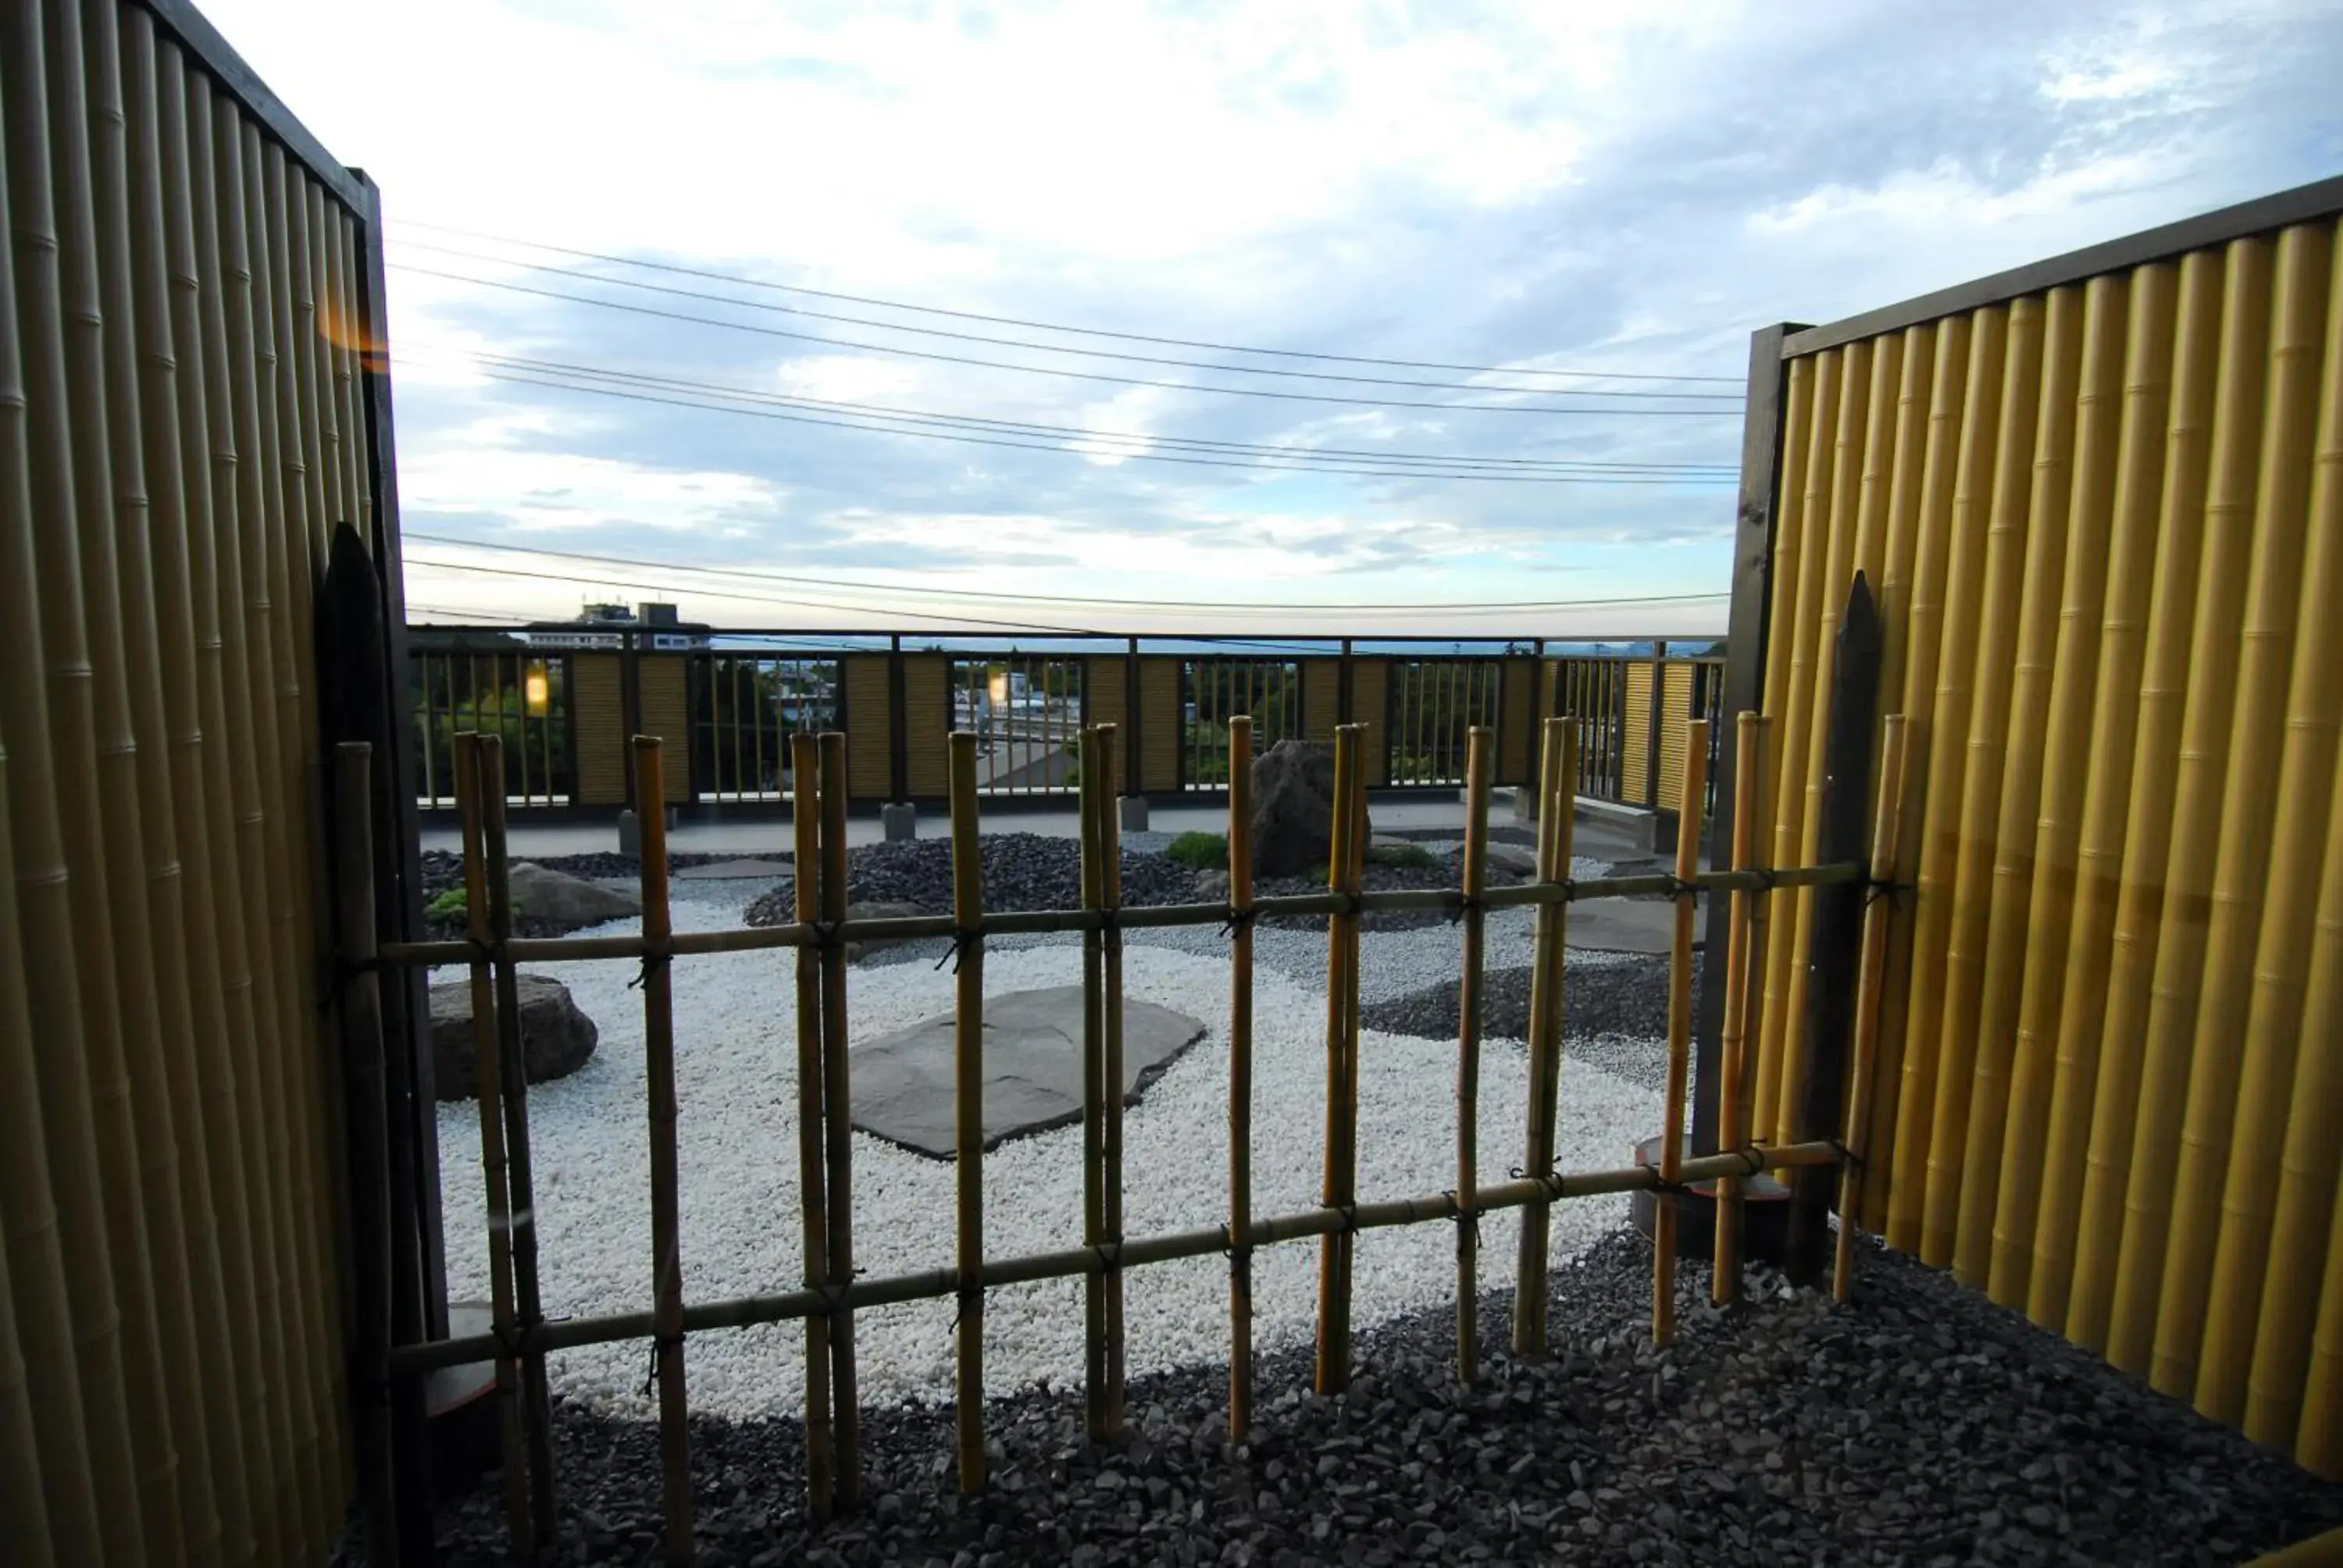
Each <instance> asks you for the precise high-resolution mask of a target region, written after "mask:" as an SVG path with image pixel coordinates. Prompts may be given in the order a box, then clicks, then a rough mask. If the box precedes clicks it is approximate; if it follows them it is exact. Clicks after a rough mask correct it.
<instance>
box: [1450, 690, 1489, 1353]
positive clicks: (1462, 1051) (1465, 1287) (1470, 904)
mask: <svg viewBox="0 0 2343 1568" xmlns="http://www.w3.org/2000/svg"><path fill="white" fill-rule="evenodd" d="M1495 745H1496V737H1495V734H1494V732H1493V731H1492V730H1490V729H1486V728H1483V726H1480V725H1474V726H1473V728H1472V729H1470V730H1469V731H1467V732H1466V734H1465V737H1464V865H1463V886H1462V887H1461V889H1460V890H1459V891H1460V892H1461V894H1462V896H1463V900H1464V935H1463V942H1464V955H1463V973H1462V974H1460V975H1459V976H1458V977H1457V981H1456V986H1457V990H1456V1381H1457V1382H1461V1383H1466V1384H1470V1383H1472V1382H1474V1381H1476V1380H1477V1379H1478V1378H1479V1376H1480V1373H1481V1216H1480V1212H1479V1209H1478V1207H1477V1205H1476V1204H1475V1203H1474V1201H1473V1199H1474V1197H1475V1195H1476V1194H1477V1193H1478V1192H1479V1191H1480V1190H1481V1008H1482V996H1481V990H1482V985H1483V980H1484V976H1483V972H1482V971H1483V952H1484V944H1485V943H1486V940H1487V930H1488V920H1489V917H1488V911H1487V910H1483V908H1482V907H1481V896H1482V895H1483V893H1485V892H1487V891H1488V888H1489V784H1490V779H1489V773H1490V762H1491V754H1492V752H1493V750H1494V749H1495Z"/></svg>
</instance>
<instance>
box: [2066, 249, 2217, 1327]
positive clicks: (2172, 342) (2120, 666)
mask: <svg viewBox="0 0 2343 1568" xmlns="http://www.w3.org/2000/svg"><path fill="white" fill-rule="evenodd" d="M2220 279H2221V273H2220V261H2219V257H2218V256H2213V255H2208V253H2206V252H2201V251H2200V252H2197V253H2196V254H2194V255H2192V256H2188V257H2187V258H2186V259H2184V260H2183V261H2182V262H2181V264H2180V265H2179V266H2177V267H2176V266H2172V265H2171V264H2169V263H2161V264H2151V265H2149V266H2143V267H2140V268H2138V269H2137V271H2135V272H2134V273H2133V275H2132V311H2131V323H2130V327H2129V329H2128V331H2127V333H2126V335H2125V345H2124V373H2123V374H2124V411H2123V437H2122V442H2123V445H2122V451H2121V454H2120V455H2119V457H2117V473H2116V500H2115V508H2116V516H2115V524H2114V541H2113V543H2112V545H2111V546H2110V548H2109V552H2108V558H2107V605H2106V608H2105V610H2104V611H2103V613H2102V615H2101V618H2100V625H2099V636H2098V649H2099V679H2098V687H2097V690H2096V691H2095V692H2094V693H2093V694H2092V699H2091V718H2090V728H2089V738H2088V741H2087V746H2086V760H2085V761H2084V763H2083V765H2082V766H2083V769H2084V773H2085V775H2086V777H2085V782H2084V786H2083V807H2082V828H2081V831H2080V833H2079V835H2078V837H2077V841H2076V849H2075V868H2076V869H2075V921H2074V927H2073V929H2072V930H2071V931H2070V932H2069V933H2068V935H2067V938H2066V944H2065V947H2064V949H2063V950H2059V951H2057V952H2055V953H2053V954H2050V955H2049V956H2048V957H2047V958H2046V960H2045V962H2046V964H2048V965H2052V966H2054V967H2055V972H2056V977H2057V986H2056V990H2057V994H2056V996H2055V997H2053V996H2052V995H2050V994H2049V993H2050V990H2051V987H2050V985H2049V984H2048V982H2047V981H2045V983H2044V984H2043V986H2042V987H2041V989H2040V990H2039V991H2038V992H2036V993H2035V994H2033V995H2029V997H2028V998H2027V1000H2026V1004H2025V1005H2026V1013H2027V1016H2028V1017H2029V1018H2030V1019H2033V1020H2038V1022H2037V1024H2036V1027H2043V1028H2047V1029H2049V1030H2053V1031H2054V1037H2055V1039H2056V1056H2057V1060H2056V1065H2055V1066H2054V1067H2053V1069H2052V1071H2051V1087H2050V1111H2049V1127H2048V1131H2047V1132H2046V1135H2045V1137H2044V1140H2043V1149H2044V1154H2043V1161H2042V1191H2041V1197H2040V1200H2039V1201H2038V1202H2037V1204H2036V1211H2035V1216H2034V1224H2033V1238H2032V1242H2031V1253H2032V1255H2031V1257H2030V1258H2029V1259H2028V1260H2027V1262H2026V1315H2027V1316H2029V1317H2031V1318H2032V1319H2033V1320H2034V1321H2035V1322H2037V1323H2039V1324H2041V1325H2042V1326H2043V1327H2045V1328H2047V1329H2051V1330H2053V1331H2056V1332H2066V1320H2067V1304H2068V1299H2069V1286H2070V1285H2071V1283H2072V1281H2073V1267H2074V1259H2075V1249H2076V1226H2077V1217H2078V1215H2079V1212H2080V1211H2081V1207H2082V1201H2083V1191H2084V1181H2085V1173H2086V1171H2087V1156H2088V1153H2089V1147H2090V1141H2091V1136H2092V1133H2091V1118H2092V1113H2093V1108H2094V1104H2095V1101H2096V1100H2097V1082H2098V1080H2099V1077H2100V1075H2101V1058H2100V1051H2101V1046H2100V1033H2101V1028H2102V1024H2103V1021H2104V1020H2103V1019H2102V1018H2101V1016H2100V1014H2101V1011H2102V1010H2103V1009H2104V1007H2105V1006H2106V1003H2107V974H2108V968H2109V965H2110V963H2111V962H2112V960H2113V956H2114V939H2115V928H2116V916H2117V906H2118V902H2119V900H2120V897H2121V891H2122V872H2123V859H2124V854H2125V835H2126V833H2127V829H2128V815H2129V811H2130V806H2131V795H2132V769H2133V759H2134V753H2135V747H2134V742H2135V741H2136V739H2139V738H2140V737H2139V735H2137V734H2136V733H2135V731H2136V730H2140V729H2142V728H2143V727H2142V725H2141V720H2142V719H2143V718H2144V717H2145V714H2146V711H2147V709H2145V707H2144V704H2145V701H2146V699H2147V683H2146V681H2145V680H2144V678H2143V676H2144V673H2145V668H2146V664H2145V660H2146V653H2147V638H2146V633H2147V626H2148V624H2149V609H2150V605H2151V602H2152V599H2151V596H2152V593H2153V589H2154V584H2155V582H2156V581H2157V578H2159V577H2160V576H2161V575H2162V574H2163V571H2164V569H2165V564H2164V560H2163V558H2162V552H2163V551H2166V550H2171V551H2174V552H2176V553H2178V554H2181V555H2183V556H2185V557H2186V558H2187V561H2188V568H2187V569H2188V571H2189V572H2191V573H2192V574H2193V573H2194V571H2195V569H2196V565H2195V563H2196V550H2197V543H2196V539H2197V532H2196V528H2195V527H2194V526H2193V525H2189V524H2187V522H2186V520H2185V519H2186V518H2187V516H2188V514H2187V511H2186V510H2185V509H2177V508H2176V510H2175V511H2174V513H2173V514H2172V515H2173V518H2174V522H2173V526H2171V527H2169V528H2167V526H2166V523H2165V517H2166V509H2167V508H2171V507H2173V506H2174V503H2175V499H2176V498H2174V497H2173V496H2172V495H2170V494H2169V493H2167V487H2166V466H2167V457H2173V458H2177V457H2181V456H2182V455H2183V454H2185V453H2187V452H2188V451H2189V450H2190V449H2191V448H2192V447H2195V446H2196V445H2197V442H2196V437H2193V436H2191V435H2190V434H2189V432H2190V431H2191V430H2192V429H2194V428H2196V427H2197V424H2200V423H2201V415H2196V416H2192V415H2191V413H2190V412H2189V404H2190V402H2191V401H2192V400H2193V401H2196V402H2197V403H2199V404H2200V406H2201V402H2202V399H2203V398H2205V397H2210V396H2211V375H2210V366H2211V352H2212V346H2213V340H2212V330H2211V329H2212V327H2213V326H2214V324H2215V323H2216V322H2217V318H2218V311H2217V302H2218V298H2219V287H2220ZM2184 286H2185V290H2186V297H2187V301H2188V307H2187V311H2186V312H2185V313H2182V312H2180V301H2181V298H2182V296H2183V291H2184ZM2176 313H2178V314H2177V316H2176ZM2176 319H2177V323H2178V327H2177V330H2176V325H2175V324H2176ZM2182 347H2187V349H2188V350H2189V354H2188V356H2183V355H2182V354H2181V353H2180V352H2179V350H2180V349H2181V348H2182ZM2192 389H2194V390H2192ZM2192 421H2195V422H2194V423H2192ZM2167 432H2169V434H2170V436H2171V438H2172V440H2173V441H2174V442H2176V443H2177V445H2176V446H2174V447H2172V448H2171V449H2170V451H2169V452H2167ZM2175 467H2176V468H2177V471H2178V472H2179V473H2180V474H2181V475H2182V476H2183V477H2185V475H2186V472H2187V467H2188V465H2185V464H2178V463H2176V465H2175ZM2196 476H2197V484H2198V485H2199V486H2201V485H2202V482H2203V477H2204V470H2203V468H2202V467H2201V465H2197V466H2196ZM2200 499H2201V496H2200Z"/></svg>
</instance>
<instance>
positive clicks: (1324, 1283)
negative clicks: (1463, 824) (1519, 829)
mask: <svg viewBox="0 0 2343 1568" xmlns="http://www.w3.org/2000/svg"><path fill="white" fill-rule="evenodd" d="M1403 668H1404V667H1403ZM1365 728H1366V727H1365V726H1364V725H1359V724H1343V725H1337V726H1336V727H1335V729H1334V820H1333V833H1332V840H1331V842H1330V844H1329V846H1328V849H1327V856H1326V883H1327V886H1328V887H1329V888H1331V889H1332V890H1333V891H1335V892H1336V893H1339V894H1344V895H1350V894H1355V893H1356V892H1357V891H1358V884H1357V882H1356V881H1355V880H1354V879H1353V877H1352V874H1351V867H1352V865H1353V861H1354V860H1355V859H1356V858H1357V854H1358V851H1357V849H1356V847H1355V846H1354V844H1353V840H1354V839H1356V838H1357V837H1358V836H1359V831H1360V828H1361V825H1362V824H1361V822H1360V819H1359V813H1358V799H1359V772H1360V769H1361V765H1362V759H1361V758H1360V755H1359V752H1360V741H1361V739H1362V737H1363V735H1364V733H1365ZM1357 921H1358V915H1357V914H1356V913H1355V912H1354V911H1353V912H1349V913H1341V914H1334V915H1330V916H1328V917H1327V920H1326V929H1327V944H1326V1135H1325V1162H1324V1173H1323V1175H1322V1179H1321V1181H1320V1186H1319V1201H1321V1202H1322V1203H1324V1204H1325V1205H1326V1206H1327V1207H1328V1208H1344V1207H1347V1206H1348V1205H1349V1204H1350V1203H1351V1202H1352V1201H1353V1197H1354V1194H1353V1182H1354V1181H1355V1172H1354V1171H1353V1168H1351V1167H1350V1166H1348V1165H1346V1163H1345V1162H1344V1159H1343V1153H1344V1151H1345V1150H1346V1149H1347V1148H1348V1147H1349V1131H1348V1128H1347V1125H1346V1111H1347V1109H1348V1106H1349V1101H1350V1091H1351V1084H1352V1082H1353V1078H1352V1072H1351V1065H1350V1060H1349V1054H1350V1050H1351V1046H1352V1042H1353V1038H1354V1037H1353V1034H1352V1032H1351V1031H1352V1004H1351V1000H1350V999H1351V997H1352V996H1353V994H1354V990H1353V987H1354V985H1355V983H1356V981H1355V977H1354V976H1353V974H1352V973H1351V965H1352V963H1353V956H1354V954H1355V952H1356V944H1355V942H1354V940H1353V930H1355V928H1356V925H1357ZM1352 1239H1353V1238H1352V1237H1351V1235H1350V1234H1349V1233H1348V1232H1346V1231H1331V1232H1329V1233H1328V1234H1327V1235H1326V1236H1324V1237H1323V1238H1322V1239H1321V1241H1320V1242H1319V1249H1318V1335H1317V1355H1316V1386H1317V1390H1318V1392H1320V1393H1321V1394H1332V1393H1340V1392H1342V1390H1343V1389H1344V1388H1346V1387H1347V1386H1349V1383H1350V1371H1351V1368H1350V1355H1351V1347H1350V1337H1349V1332H1348V1331H1349V1327H1350V1322H1349V1319H1350V1271H1349V1263H1350V1252H1351V1241H1352Z"/></svg>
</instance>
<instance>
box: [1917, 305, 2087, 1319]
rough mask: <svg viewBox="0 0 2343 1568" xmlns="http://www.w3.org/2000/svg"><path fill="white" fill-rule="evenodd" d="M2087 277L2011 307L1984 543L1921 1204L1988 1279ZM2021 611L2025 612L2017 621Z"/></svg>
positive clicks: (1938, 1234) (2061, 579)
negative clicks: (1983, 623) (2035, 302)
mask: <svg viewBox="0 0 2343 1568" xmlns="http://www.w3.org/2000/svg"><path fill="white" fill-rule="evenodd" d="M2082 306H2083V297H2082V290H2081V289H2079V288H2076V287H2072V286H2068V287H2064V288H2056V289H2053V290H2051V291H2050V297H2049V302H2048V306H2047V309H2046V311H2039V312H2028V313H2026V315H2025V316H2024V317H2021V316H2020V314H2019V313H2018V312H2017V311H2016V308H2015V307H2013V309H2012V311H2011V316H2010V340H2009V345H2010V352H2009V361H2008V367H2007V371H2006V381H2005V383H2004V387H2003V393H2002V424H2001V434H2000V437H1999V441H1998V445H1999V447H2000V450H1999V452H1998V453H1997V454H1996V472H1995V477H1994V496H1993V510H1992V514H1991V521H1990V523H1989V524H1988V525H1987V537H1986V593H1985V601H1984V602H1985V613H1986V614H1987V615H1989V616H1992V617H1994V618H1995V623H1994V624H1992V625H1989V626H1988V627H1987V628H1986V635H1984V636H1982V637H1980V638H1978V640H1977V653H1976V658H1977V662H1976V679H1975V694H1974V698H1973V700H1972V709H1971V711H1972V715H1973V717H1972V721H1971V725H1970V732H1969V742H1968V756H1967V758H1966V762H1965V767H1964V769H1963V779H1962V785H1961V821H1960V833H1961V852H1960V858H1959V861H1958V869H1957V873H1956V881H1955V884H1954V889H1953V910H1952V920H1951V924H1950V930H1949V934H1948V936H1947V939H1946V953H1945V970H1946V982H1945V1020H1944V1027H1943V1040H1944V1061H1943V1065H1942V1069H1941V1073H1940V1078H1939V1082H1938V1089H1937V1098H1936V1124H1935V1126H1934V1128H1933V1129H1932V1130H1931V1131H1930V1134H1929V1148H1930V1151H1931V1152H1930V1158H1929V1171H1928V1191H1927V1193H1926V1200H1925V1205H1924V1208H1923V1211H1922V1224H1923V1226H1924V1229H1925V1231H1926V1237H1925V1238H1924V1241H1925V1244H1926V1247H1928V1248H1929V1249H1932V1250H1931V1251H1928V1252H1927V1253H1926V1256H1927V1258H1928V1259H1929V1261H1932V1262H1942V1261H1949V1262H1950V1263H1951V1264H1952V1268H1953V1275H1954V1277H1955V1278H1956V1279H1957V1280H1959V1281H1960V1282H1962V1283H1964V1284H1967V1285H1971V1286H1976V1287H1980V1288H1981V1287H1983V1285H1984V1284H1985V1282H1986V1272H1987V1271H1988V1268H1989V1265H1990V1260H1991V1256H1992V1251H1993V1226H1992V1220H1993V1200H1994V1195H1995V1191H1996V1186H1997V1184H1998V1182H1999V1180H2000V1174H2001V1131H2002V1126H2003V1121H2004V1118H2005V1117H2006V1114H2007V1111H2008V1105H2009V1061H2010V1057H2011V1053H2012V1051H2013V1050H2014V1044H2015V1040H2014V1037H2015V1035H2016V1024H2015V1021H2014V1020H2015V1016H2016V1010H2017V984H2018V980H2019V970H2018V967H2017V962H2016V960H2017V955H2018V953H2019V951H2020V950H2021V949H2022V947H2023V944H2024V941H2025V920H2026V904H2027V894H2028V892H2029V890H2030V889H2031V886H2032V883H2033V879H2034V835H2035V826H2036V817H2037V815H2038V811H2037V808H2038V806H2039V804H2040V801H2041V794H2042V754H2043V734H2042V727H2043V724H2044V722H2045V719H2046V714H2045V708H2046V704H2047V703H2048V701H2049V695H2050V694H2049V680H2050V661H2051V657H2052V655H2053V653H2054V652H2055V651H2056V638H2057V628H2058V622H2059V610H2060V608H2061V607H2062V605H2063V602H2064V600H2063V595H2064V593H2065V589H2066V583H2065V576H2066V532H2067V514H2068V511H2069V507H2068V498H2069V491H2068V483H2069V477H2070V476H2071V474H2072V472H2073V467H2074V442H2075V397H2076V385H2077V380H2078V378H2079V377H2080V374H2081V363H2082V342H2083V309H2082ZM2013 622H2014V623H2015V624H2014V625H2013V624H2012V623H2013Z"/></svg>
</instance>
